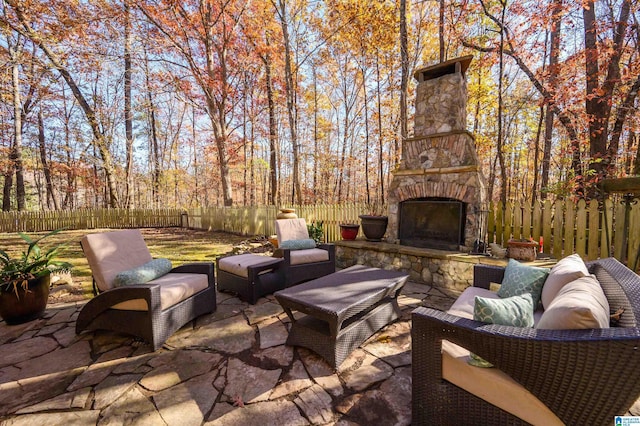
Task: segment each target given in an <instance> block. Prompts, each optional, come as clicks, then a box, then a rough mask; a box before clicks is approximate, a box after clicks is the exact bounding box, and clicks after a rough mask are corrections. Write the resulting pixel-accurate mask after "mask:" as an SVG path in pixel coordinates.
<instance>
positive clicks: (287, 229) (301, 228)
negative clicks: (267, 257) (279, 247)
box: [276, 218, 309, 243]
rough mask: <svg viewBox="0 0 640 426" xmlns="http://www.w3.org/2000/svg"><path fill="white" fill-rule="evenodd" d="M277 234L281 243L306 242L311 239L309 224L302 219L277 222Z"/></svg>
mask: <svg viewBox="0 0 640 426" xmlns="http://www.w3.org/2000/svg"><path fill="white" fill-rule="evenodd" d="M276 234H277V235H278V242H280V243H282V242H283V241H288V240H306V239H308V238H309V230H308V229H307V222H306V221H305V220H304V219H302V218H299V219H279V220H276Z"/></svg>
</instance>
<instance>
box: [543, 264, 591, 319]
mask: <svg viewBox="0 0 640 426" xmlns="http://www.w3.org/2000/svg"><path fill="white" fill-rule="evenodd" d="M587 275H589V270H588V269H587V265H585V264H584V261H583V260H582V258H581V257H580V255H579V254H577V253H576V254H572V255H571V256H567V257H565V258H563V259H560V261H559V262H558V263H556V264H555V265H554V266H553V268H551V271H550V272H549V275H548V276H547V279H546V281H545V282H544V286H543V287H542V297H541V299H542V306H543V307H544V308H545V309H547V308H548V307H549V305H550V304H551V301H553V299H554V298H555V297H556V296H557V295H558V293H559V292H560V290H561V289H562V287H564V286H565V285H567V284H569V283H570V282H571V281H574V280H577V279H578V278H582V277H586V276H587Z"/></svg>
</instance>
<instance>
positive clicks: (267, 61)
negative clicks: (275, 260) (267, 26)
mask: <svg viewBox="0 0 640 426" xmlns="http://www.w3.org/2000/svg"><path fill="white" fill-rule="evenodd" d="M265 39H266V45H267V47H269V46H270V41H269V35H268V34H267V35H266V36H265ZM262 62H263V63H264V74H265V76H264V78H265V85H266V86H267V104H268V108H269V204H271V205H273V206H275V205H276V204H277V202H278V162H277V157H276V138H277V133H276V131H277V124H276V106H275V101H274V99H273V80H272V77H271V55H270V54H269V53H266V54H265V55H264V56H263V57H262Z"/></svg>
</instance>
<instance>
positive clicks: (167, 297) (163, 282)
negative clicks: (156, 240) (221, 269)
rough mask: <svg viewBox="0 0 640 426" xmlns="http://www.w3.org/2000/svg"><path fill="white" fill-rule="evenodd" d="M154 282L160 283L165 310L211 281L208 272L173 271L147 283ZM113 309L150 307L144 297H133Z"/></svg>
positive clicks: (162, 306)
mask: <svg viewBox="0 0 640 426" xmlns="http://www.w3.org/2000/svg"><path fill="white" fill-rule="evenodd" d="M152 284H157V285H160V308H161V309H162V310H165V309H167V308H170V307H171V306H173V305H175V304H176V303H179V302H182V301H183V300H185V299H188V298H189V297H191V296H193V295H194V294H196V293H198V292H199V291H202V290H204V289H206V288H207V287H208V285H209V281H208V277H207V275H206V274H187V273H178V272H171V273H168V274H165V275H163V276H162V277H160V278H157V279H155V280H152V281H149V282H147V283H146V285H152ZM113 309H120V310H125V311H147V310H149V307H148V306H147V302H146V301H145V300H144V299H133V300H127V301H126V302H122V303H118V304H117V305H114V306H113Z"/></svg>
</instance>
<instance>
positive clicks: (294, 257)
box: [291, 248, 329, 265]
mask: <svg viewBox="0 0 640 426" xmlns="http://www.w3.org/2000/svg"><path fill="white" fill-rule="evenodd" d="M328 260H329V252H328V251H327V250H323V249H319V248H314V249H307V250H295V251H292V252H291V264H292V265H303V264H305V263H315V262H326V261H328Z"/></svg>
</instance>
